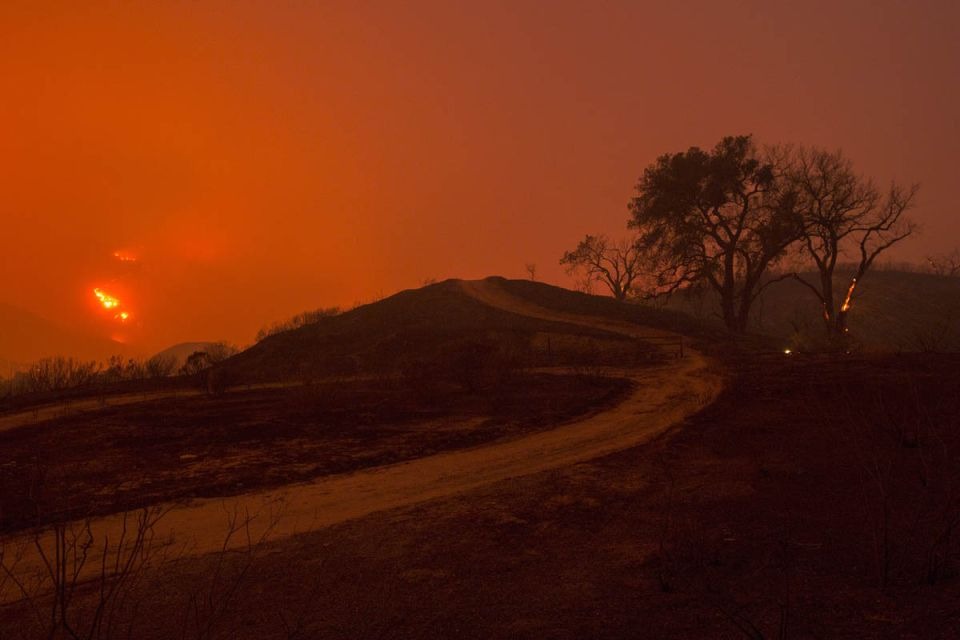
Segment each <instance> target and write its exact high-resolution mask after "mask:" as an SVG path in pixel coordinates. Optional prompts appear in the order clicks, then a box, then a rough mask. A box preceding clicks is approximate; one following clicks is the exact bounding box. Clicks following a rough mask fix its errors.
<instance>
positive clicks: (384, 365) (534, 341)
mask: <svg viewBox="0 0 960 640" xmlns="http://www.w3.org/2000/svg"><path fill="white" fill-rule="evenodd" d="M499 281H500V282H502V283H503V284H504V285H506V286H514V287H520V288H524V287H526V288H531V287H532V290H533V291H535V292H539V293H540V294H541V296H542V297H545V298H549V297H550V296H551V295H558V296H559V295H561V294H559V293H556V292H560V291H563V290H562V289H558V288H556V287H552V286H550V285H545V284H540V283H532V284H531V285H524V284H522V282H521V281H507V280H502V279H500V280H499ZM574 295H577V296H579V295H580V294H574ZM593 299H595V300H593ZM591 300H592V303H593V304H600V305H613V306H616V307H620V306H622V305H618V304H617V303H615V302H613V301H612V300H609V301H606V300H604V299H602V298H597V297H595V296H586V297H585V298H584V301H588V302H589V301H591ZM626 343H627V340H626V338H624V337H623V336H621V335H617V334H613V333H607V332H605V331H601V330H598V329H591V328H587V327H582V326H574V325H570V324H566V323H563V322H552V321H547V320H538V319H534V318H530V317H527V316H522V315H518V314H514V313H510V312H506V311H502V310H499V309H495V308H493V307H490V306H487V305H485V304H483V303H481V302H479V301H478V300H476V299H475V298H473V297H471V296H468V295H466V294H465V293H464V292H463V291H462V288H461V286H460V284H459V281H457V280H447V281H444V282H440V283H437V284H433V285H429V286H426V287H423V288H421V289H412V290H407V291H402V292H400V293H398V294H396V295H393V296H391V297H389V298H386V299H384V300H380V301H378V302H375V303H372V304H368V305H364V306H362V307H358V308H356V309H353V310H351V311H348V312H346V313H343V314H340V315H338V316H332V317H329V318H323V319H322V320H321V321H319V322H317V323H315V324H311V325H307V326H305V327H301V328H299V329H294V330H291V331H285V332H282V333H279V334H276V335H273V336H270V337H267V338H265V339H264V340H262V341H261V342H259V343H258V344H256V345H254V346H253V347H251V348H249V349H247V350H246V351H244V352H243V353H241V354H238V355H237V356H234V357H233V358H231V359H230V360H228V361H227V362H226V363H224V365H223V370H224V371H226V372H227V373H228V374H229V375H230V376H231V380H242V381H250V380H275V379H289V378H295V377H299V376H303V375H330V374H345V375H351V374H364V373H378V374H379V373H384V372H389V371H400V370H403V369H405V368H409V367H414V368H416V367H417V366H418V365H419V363H424V362H431V361H435V360H436V359H438V358H442V357H444V354H450V353H455V352H458V351H463V350H464V349H469V348H474V347H476V348H480V349H489V350H495V351H498V352H500V353H501V354H502V355H505V356H511V357H512V356H515V355H517V354H528V355H529V353H530V352H531V351H537V352H539V353H541V354H543V353H547V352H549V354H550V355H552V356H554V357H555V358H562V357H564V356H565V355H569V352H570V351H572V350H579V352H581V353H579V354H578V355H583V353H582V352H583V351H593V352H596V353H601V352H605V351H619V352H621V353H622V352H623V351H624V349H623V347H624V345H625V344H626ZM604 345H607V346H616V347H617V349H606V350H605V348H604ZM633 350H635V347H633V346H631V348H630V349H628V351H629V352H631V353H632V352H633ZM508 352H509V353H508ZM556 363H557V362H553V364H556Z"/></svg>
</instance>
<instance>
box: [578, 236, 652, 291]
mask: <svg viewBox="0 0 960 640" xmlns="http://www.w3.org/2000/svg"><path fill="white" fill-rule="evenodd" d="M560 264H562V265H565V266H566V267H567V273H570V274H573V273H577V272H579V273H582V274H583V276H584V277H585V278H586V279H587V280H589V281H593V282H600V283H603V284H604V285H605V286H606V287H607V288H608V289H610V293H611V294H613V297H614V298H616V299H617V300H625V299H626V298H627V297H628V296H629V295H630V294H631V293H632V292H633V288H634V285H635V283H636V281H637V278H638V277H639V275H640V252H639V251H638V248H637V244H636V241H633V240H630V239H627V238H624V239H622V240H619V241H616V242H614V241H612V240H610V239H609V238H607V237H606V236H604V235H599V236H591V235H588V236H586V237H585V238H584V239H583V240H581V241H580V244H578V245H577V248H576V249H574V250H573V251H567V252H566V253H564V254H563V257H562V258H560Z"/></svg>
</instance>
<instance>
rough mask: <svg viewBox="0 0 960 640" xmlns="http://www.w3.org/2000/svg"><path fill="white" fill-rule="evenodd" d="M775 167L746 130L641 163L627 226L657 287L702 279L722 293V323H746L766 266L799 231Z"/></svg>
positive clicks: (741, 326)
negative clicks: (707, 145) (652, 269)
mask: <svg viewBox="0 0 960 640" xmlns="http://www.w3.org/2000/svg"><path fill="white" fill-rule="evenodd" d="M779 166H780V165H779V159H778V158H777V157H776V153H775V152H774V151H770V152H768V153H764V154H761V153H760V152H759V151H758V149H757V148H756V146H755V145H754V143H753V141H752V139H751V137H750V136H736V137H726V138H724V139H723V140H721V141H720V142H719V143H718V144H717V145H716V147H714V148H713V150H711V151H703V150H702V149H700V148H698V147H691V148H690V149H688V150H687V151H685V152H681V153H674V154H666V155H663V156H660V158H658V159H657V161H656V162H655V163H653V164H652V165H650V166H649V167H647V168H646V170H645V171H644V173H643V176H642V177H641V178H640V180H639V182H638V183H637V186H636V191H637V195H636V197H635V198H633V199H632V200H631V202H630V204H629V209H630V213H631V217H630V220H629V226H630V227H632V228H635V229H637V230H638V231H639V234H640V235H639V246H640V249H641V251H642V252H643V253H644V255H645V256H647V257H648V259H649V261H650V264H652V265H655V272H656V273H655V275H656V278H657V283H656V284H657V287H658V289H659V291H661V292H671V291H673V290H675V289H677V288H680V287H682V286H684V285H685V284H687V283H694V282H697V283H699V282H705V283H707V284H708V285H709V286H710V287H711V288H712V289H713V290H715V291H716V293H717V294H718V296H719V298H720V306H721V315H722V318H723V321H724V323H725V324H726V326H727V328H728V330H730V331H731V332H734V333H743V332H745V331H746V330H747V322H748V319H749V314H750V309H751V306H752V305H753V302H754V301H755V300H756V298H757V296H759V294H760V292H761V291H762V290H763V288H764V287H765V286H767V285H768V284H770V282H771V280H770V279H769V278H766V277H765V276H766V275H767V272H768V270H769V269H770V267H771V266H773V265H774V264H775V263H776V262H777V261H778V260H779V259H780V258H781V257H782V256H783V255H784V253H785V251H786V249H787V247H789V246H790V245H791V244H793V243H794V242H796V241H797V240H799V238H800V235H801V229H802V227H801V224H800V221H799V216H797V215H796V213H795V211H794V206H793V205H794V196H793V194H792V193H791V192H790V191H789V189H788V188H786V187H787V185H786V183H785V182H784V181H783V180H782V176H781V175H780V173H779V171H778V167H779ZM645 261H646V259H645Z"/></svg>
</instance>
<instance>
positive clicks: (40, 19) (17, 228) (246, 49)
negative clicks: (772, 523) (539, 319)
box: [0, 0, 960, 350]
mask: <svg viewBox="0 0 960 640" xmlns="http://www.w3.org/2000/svg"><path fill="white" fill-rule="evenodd" d="M80 4H86V3H74V2H65V3H62V4H47V5H44V3H40V2H23V3H17V2H10V1H5V2H3V3H2V7H0V122H2V130H0V185H2V187H3V188H2V191H0V222H2V225H0V301H6V302H9V303H12V304H15V305H17V306H20V307H23V308H26V309H29V310H32V311H35V312H37V313H40V314H42V315H45V316H48V317H50V318H53V319H56V320H59V321H60V322H62V323H64V324H70V325H75V326H81V327H85V328H94V329H95V330H97V331H98V332H100V333H103V334H113V333H116V334H117V335H120V334H123V335H125V336H126V338H127V339H128V340H130V341H131V342H132V343H134V344H136V345H140V346H141V347H142V348H143V349H145V350H149V349H150V348H152V347H154V346H165V345H166V344H168V343H171V342H174V341H179V340H188V339H216V338H226V339H229V340H233V341H236V342H240V343H246V342H249V341H250V340H251V338H252V336H253V334H254V333H255V332H256V330H257V329H258V328H259V327H260V326H261V325H263V324H264V323H267V322H269V321H271V320H274V319H278V318H281V317H284V316H287V315H290V314H293V313H296V312H298V311H301V310H304V309H308V308H315V307H319V306H329V305H349V304H351V303H353V302H355V301H361V300H368V299H371V298H373V297H376V296H377V295H379V294H381V293H382V294H388V293H392V292H394V291H396V290H397V289H401V288H407V287H412V286H419V285H420V284H421V283H422V282H423V281H424V280H425V279H427V278H437V279H441V278H446V277H482V276H486V275H490V274H502V275H506V276H512V277H521V276H523V275H525V272H524V264H525V263H527V262H535V263H536V264H537V265H538V274H539V275H540V276H541V277H542V279H545V280H547V281H552V282H557V283H565V282H567V279H566V277H565V276H564V275H563V271H562V269H561V268H560V267H559V265H558V264H557V260H558V258H559V257H560V255H561V254H562V252H563V251H564V249H567V248H570V247H572V246H573V245H574V244H575V243H576V241H577V240H578V239H579V238H580V237H581V236H582V235H583V234H585V233H587V232H598V231H603V232H608V233H612V234H625V233H626V229H625V222H626V217H627V212H626V202H627V200H628V199H629V197H630V195H631V192H632V188H633V185H634V183H635V180H636V178H637V177H638V176H639V174H640V173H641V171H642V170H643V168H644V167H645V166H646V165H647V164H649V163H650V162H652V161H653V160H654V159H655V158H656V156H657V155H659V154H661V153H664V152H667V151H679V150H682V149H685V148H687V147H689V146H691V145H701V146H711V145H712V144H714V143H715V142H716V141H717V140H718V139H719V138H720V137H721V136H723V135H726V134H737V133H750V132H752V133H754V134H755V135H756V136H757V138H758V140H759V141H760V142H775V141H794V142H802V143H807V144H816V145H822V146H827V147H841V148H843V149H844V150H845V151H846V152H847V154H848V155H849V156H850V157H852V158H853V160H854V161H855V162H856V164H857V166H858V168H860V169H861V170H862V171H863V172H865V173H867V174H870V175H873V176H875V177H876V178H877V179H878V180H879V181H881V182H884V181H887V180H890V179H891V178H897V179H899V180H901V181H903V182H913V181H917V182H920V183H921V184H922V190H921V194H920V201H919V202H920V207H919V208H918V209H917V211H916V217H917V218H918V219H919V220H920V221H921V223H922V224H923V226H924V233H923V235H922V236H921V237H920V238H919V239H917V240H915V241H913V242H912V243H911V244H909V245H906V246H905V247H904V249H903V250H902V251H901V252H900V254H899V257H902V258H905V259H916V258H919V257H921V256H923V255H925V254H927V253H931V252H939V251H946V250H948V249H951V248H953V247H955V246H957V245H958V244H960V237H958V236H960V234H958V230H960V225H958V224H957V222H956V215H957V213H958V210H960V207H958V204H960V196H958V193H957V189H956V185H957V178H956V174H957V150H958V143H960V132H958V123H957V120H958V114H960V84H958V78H960V40H958V38H957V31H958V28H960V9H958V7H960V3H956V2H952V1H944V2H906V1H905V2H854V1H849V2H837V1H832V2H822V3H821V2H770V1H764V2H732V1H726V2H715V1H711V2H677V3H669V2H662V1H658V2H640V1H637V2H601V1H597V0H590V1H583V2H558V1H551V2H547V1H543V2H518V1H516V0H512V1H510V2H502V3H499V2H487V1H485V2H453V1H450V0H445V1H438V2H399V1H396V2H393V1H391V2H379V3H357V2H343V3H332V2H331V3H327V2H257V3H251V2H228V3H223V4H215V3H212V2H202V3H192V2H190V3H188V2H175V3H174V2H171V3H166V4H163V3H159V2H157V3H114V2H110V3H106V2H104V3H98V4H99V5H100V6H99V7H94V8H90V7H87V8H78V5H80ZM115 251H124V252H129V253H130V254H131V255H133V256H136V257H137V258H138V261H137V262H135V263H134V262H121V261H119V260H116V259H115V258H113V257H112V256H113V253H114V252H115ZM94 287H101V288H102V289H103V290H104V291H107V292H109V293H110V294H111V295H114V296H115V297H117V298H118V299H120V300H121V301H122V303H123V305H124V308H126V309H128V310H129V312H130V313H131V319H130V320H129V321H128V322H127V323H125V324H123V327H124V328H122V330H121V323H120V322H119V321H118V320H115V319H114V318H113V314H112V313H110V312H106V311H105V310H104V309H102V307H101V308H98V307H97V306H96V299H95V298H94V297H93V294H92V290H93V288H94ZM98 309H99V310H98Z"/></svg>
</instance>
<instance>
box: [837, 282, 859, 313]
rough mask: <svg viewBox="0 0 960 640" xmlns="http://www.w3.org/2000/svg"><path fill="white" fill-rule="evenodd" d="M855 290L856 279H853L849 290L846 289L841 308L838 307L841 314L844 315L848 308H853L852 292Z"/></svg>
mask: <svg viewBox="0 0 960 640" xmlns="http://www.w3.org/2000/svg"><path fill="white" fill-rule="evenodd" d="M856 288H857V279H856V278H854V279H853V281H852V282H851V283H850V288H849V289H847V297H846V298H844V300H843V306H841V307H840V311H841V312H842V313H846V312H847V311H849V310H850V307H852V306H853V290H854V289H856Z"/></svg>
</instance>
